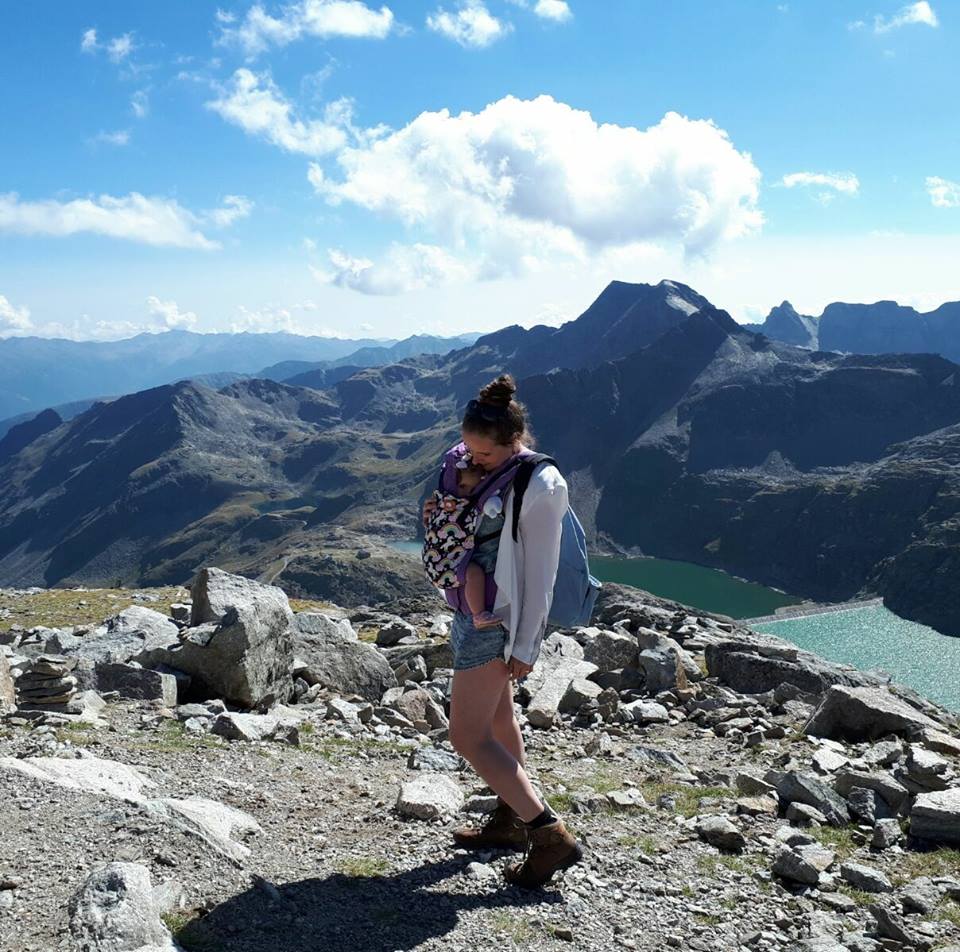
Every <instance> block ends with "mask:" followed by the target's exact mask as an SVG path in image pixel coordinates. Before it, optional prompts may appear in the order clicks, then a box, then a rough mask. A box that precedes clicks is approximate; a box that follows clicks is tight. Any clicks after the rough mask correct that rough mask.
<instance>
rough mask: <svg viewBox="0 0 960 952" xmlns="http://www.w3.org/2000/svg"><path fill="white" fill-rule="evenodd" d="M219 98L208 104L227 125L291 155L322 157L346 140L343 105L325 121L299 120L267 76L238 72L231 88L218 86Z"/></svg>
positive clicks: (329, 108)
mask: <svg viewBox="0 0 960 952" xmlns="http://www.w3.org/2000/svg"><path fill="white" fill-rule="evenodd" d="M218 91H219V94H220V96H219V98H218V99H214V100H211V101H210V102H207V103H205V105H206V107H207V108H208V109H212V110H213V111H214V112H216V113H218V114H219V115H220V116H222V117H223V118H224V119H226V120H227V122H232V123H233V124H234V125H236V126H239V127H240V128H241V129H243V130H244V131H245V132H246V133H248V134H249V135H254V136H259V137H261V138H263V139H266V140H267V141H268V142H271V143H273V144H274V145H277V146H279V147H280V148H281V149H285V150H286V151H288V152H300V153H303V154H304V155H312V156H319V155H325V154H327V153H329V152H335V151H336V150H337V149H340V148H342V147H343V146H344V145H345V144H346V141H347V137H346V134H345V133H344V130H343V128H341V123H342V115H341V114H339V113H338V111H337V110H338V109H341V110H342V104H341V103H340V101H338V103H337V104H334V105H332V106H330V107H328V110H327V114H326V116H325V117H324V119H322V120H321V119H308V120H302V119H298V118H296V117H295V116H294V115H293V106H292V104H291V103H290V102H288V101H287V100H286V99H284V97H283V94H282V93H281V92H280V90H279V89H277V87H276V85H275V84H274V82H273V80H272V79H271V78H270V75H269V74H268V73H264V74H262V75H258V74H256V73H253V72H251V71H250V70H249V69H238V70H237V71H236V72H235V73H234V74H233V78H232V81H231V83H230V85H229V86H228V87H226V88H224V87H222V86H221V87H219V88H218Z"/></svg>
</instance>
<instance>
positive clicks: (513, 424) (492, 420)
mask: <svg viewBox="0 0 960 952" xmlns="http://www.w3.org/2000/svg"><path fill="white" fill-rule="evenodd" d="M516 392H517V384H516V381H515V380H514V379H513V376H512V374H508V373H506V374H500V376H499V377H497V378H496V379H495V380H491V381H490V383H488V384H487V385H486V386H484V387H481V388H480V392H479V393H478V394H477V396H476V398H475V399H473V400H471V401H470V402H469V403H468V404H467V408H466V410H465V412H464V414H463V422H462V423H461V426H462V428H463V429H464V430H467V431H468V432H469V433H476V434H477V436H482V437H485V438H487V439H490V440H493V442H494V443H497V444H499V445H501V446H509V445H510V444H511V443H513V442H514V440H520V442H522V443H524V444H525V445H526V446H529V447H530V448H531V449H532V448H533V447H534V446H535V445H536V438H535V437H534V435H533V433H532V432H531V431H530V427H529V424H528V423H527V408H526V407H525V406H524V405H523V404H522V403H520V402H519V401H517V400H516V399H514V394H515V393H516Z"/></svg>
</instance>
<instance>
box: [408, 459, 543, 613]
mask: <svg viewBox="0 0 960 952" xmlns="http://www.w3.org/2000/svg"><path fill="white" fill-rule="evenodd" d="M529 455H531V454H530V453H529V451H528V452H526V453H516V454H514V455H513V456H511V457H510V458H509V459H507V460H506V461H505V462H504V463H502V464H501V465H500V466H498V467H497V468H496V469H495V470H493V471H492V472H490V473H488V474H487V475H486V476H484V477H483V479H481V481H480V482H479V483H478V484H477V486H475V487H474V489H473V491H472V492H471V493H470V494H469V496H467V497H460V496H458V495H457V463H458V462H459V461H461V460H466V461H469V458H470V454H469V452H468V450H467V447H466V444H465V443H463V442H460V443H457V444H456V446H453V447H451V448H450V449H449V450H447V452H446V453H444V455H443V466H442V468H441V470H440V480H439V485H438V488H437V489H436V490H435V491H434V498H435V499H436V500H437V506H436V509H434V511H433V513H432V515H431V517H430V520H429V523H428V525H427V528H426V531H425V533H424V541H423V552H422V556H423V564H424V569H425V570H426V573H427V577H428V578H429V580H430V582H431V583H432V584H433V585H435V586H436V587H437V588H439V589H440V590H441V591H443V593H444V597H445V598H446V600H447V604H448V605H449V606H450V608H452V609H453V610H455V611H461V612H465V613H467V614H470V608H469V606H468V605H467V600H466V597H465V595H464V589H463V583H464V580H465V579H466V572H467V566H468V565H469V564H470V559H471V557H472V555H473V550H474V544H475V539H474V532H475V530H476V527H477V525H478V523H479V522H480V518H481V516H482V514H483V506H484V503H486V501H487V500H488V499H489V498H490V497H491V496H495V495H497V494H502V492H503V490H504V489H506V487H507V486H509V485H510V483H511V481H512V480H513V477H514V475H515V474H516V471H517V467H518V466H519V465H520V463H521V461H522V460H523V459H524V458H525V457H526V456H529ZM496 591H497V585H496V582H494V580H493V572H488V573H487V575H486V591H485V598H484V602H485V605H486V607H487V608H490V607H491V606H492V605H493V600H494V597H495V595H496Z"/></svg>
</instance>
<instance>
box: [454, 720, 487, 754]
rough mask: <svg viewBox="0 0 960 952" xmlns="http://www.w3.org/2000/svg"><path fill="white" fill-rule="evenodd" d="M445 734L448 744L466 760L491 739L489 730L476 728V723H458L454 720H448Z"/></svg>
mask: <svg viewBox="0 0 960 952" xmlns="http://www.w3.org/2000/svg"><path fill="white" fill-rule="evenodd" d="M447 736H448V739H449V741H450V746H451V747H453V749H454V750H455V751H456V752H457V753H458V754H460V755H461V756H462V757H466V758H467V760H469V759H470V757H471V755H472V754H473V753H474V752H475V751H477V750H478V749H479V748H481V747H483V746H484V744H488V743H490V741H492V740H493V737H491V735H490V732H489V731H487V730H478V729H477V725H476V724H460V723H458V722H455V721H451V722H450V727H449V728H448V731H447Z"/></svg>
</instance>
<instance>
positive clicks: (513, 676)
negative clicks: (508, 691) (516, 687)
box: [507, 658, 533, 681]
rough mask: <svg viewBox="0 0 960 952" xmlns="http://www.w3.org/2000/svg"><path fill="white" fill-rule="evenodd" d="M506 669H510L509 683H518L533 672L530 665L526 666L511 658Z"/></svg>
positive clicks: (524, 663)
mask: <svg viewBox="0 0 960 952" xmlns="http://www.w3.org/2000/svg"><path fill="white" fill-rule="evenodd" d="M507 667H508V668H509V669H510V680H511V681H520V680H522V679H523V678H525V677H526V676H527V675H528V674H529V673H530V672H531V671H532V670H533V665H532V664H527V663H526V662H524V661H521V660H520V659H519V658H511V659H510V660H509V661H508V662H507Z"/></svg>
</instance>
